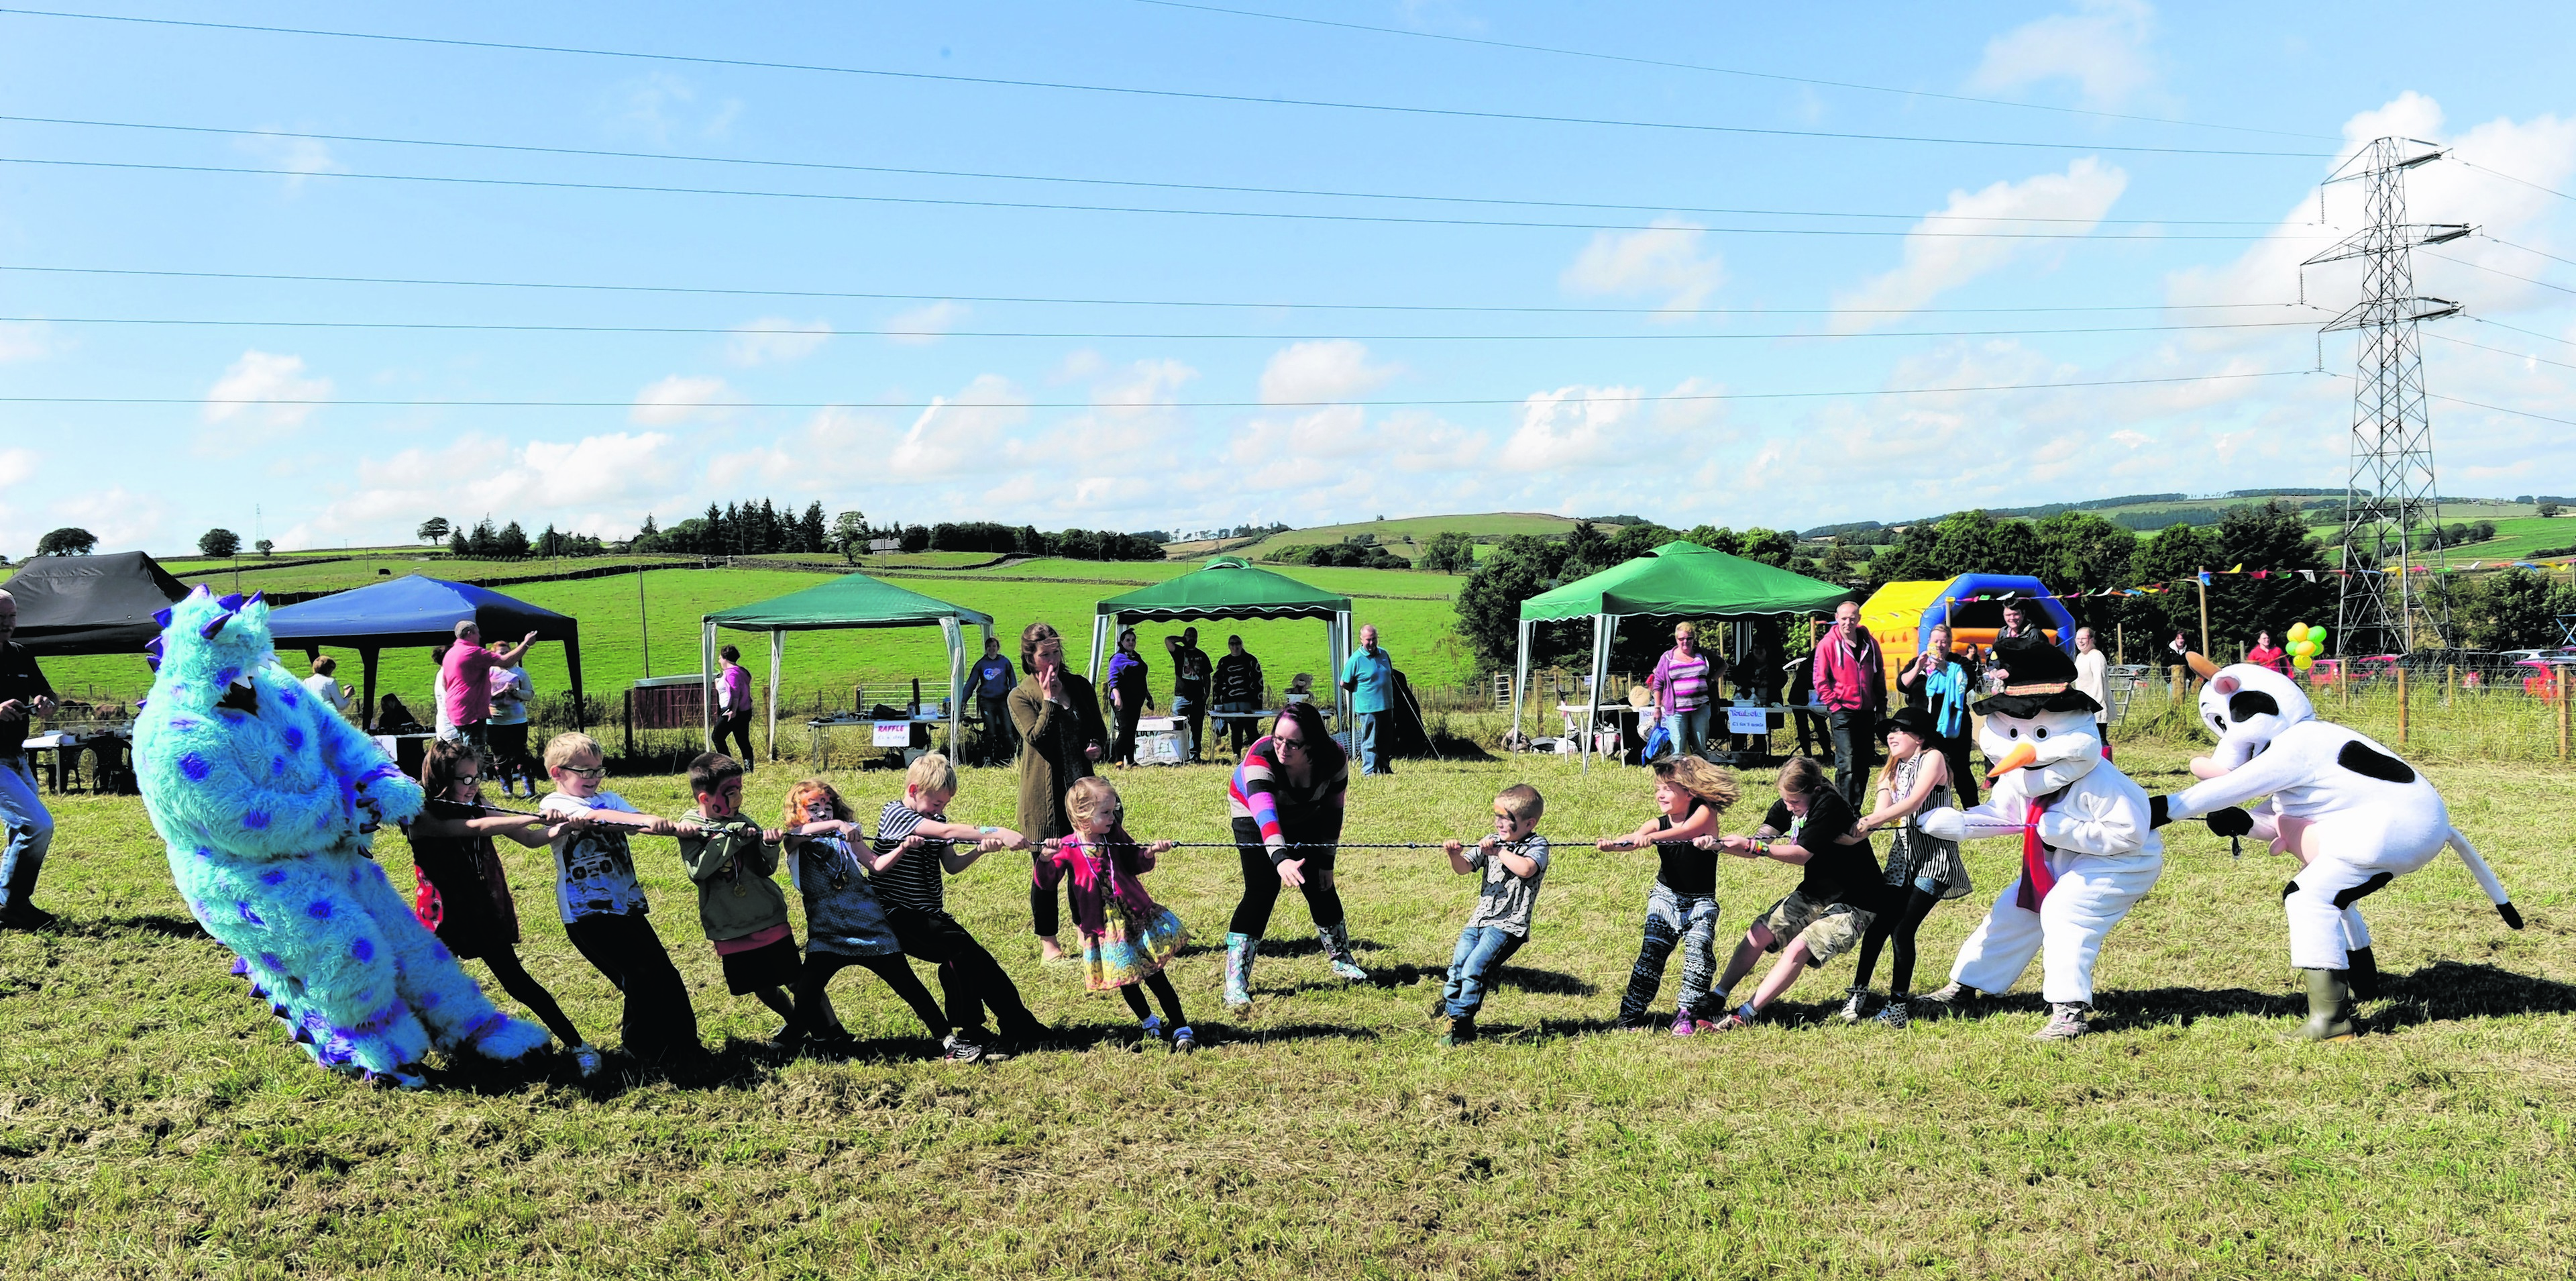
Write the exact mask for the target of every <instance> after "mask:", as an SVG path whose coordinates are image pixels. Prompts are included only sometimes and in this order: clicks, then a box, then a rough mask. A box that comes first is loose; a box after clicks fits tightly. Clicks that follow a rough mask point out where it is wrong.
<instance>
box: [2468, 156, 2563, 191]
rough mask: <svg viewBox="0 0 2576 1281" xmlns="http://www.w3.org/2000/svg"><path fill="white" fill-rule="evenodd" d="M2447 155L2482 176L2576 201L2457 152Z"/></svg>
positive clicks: (2553, 189) (2553, 188) (2527, 179)
mask: <svg viewBox="0 0 2576 1281" xmlns="http://www.w3.org/2000/svg"><path fill="white" fill-rule="evenodd" d="M2449 155H2450V158H2451V159H2452V160H2454V161H2457V162H2459V163H2460V164H2464V165H2467V166H2468V167H2469V168H2471V169H2475V170H2477V171H2478V172H2479V173H2483V174H2492V175H2494V176H2496V177H2498V178H2502V179H2504V180H2505V181H2506V182H2511V183H2519V184H2521V185H2522V186H2525V187H2529V188H2531V189H2532V190H2533V191H2539V192H2546V193H2547V194H2549V195H2553V196H2556V197H2558V198H2559V199H2561V200H2576V196H2571V195H2569V194H2567V193H2566V192H2563V191H2560V190H2559V189H2557V188H2556V187H2544V186H2541V185H2540V184H2539V183H2536V182H2533V181H2532V180H2530V179H2529V178H2516V177H2514V176H2513V175H2512V174H2509V173H2506V172H2505V171H2503V170H2501V169H2490V168H2488V167H2487V166H2485V165H2482V164H2479V163H2478V162H2477V161H2474V160H2471V159H2469V158H2468V157H2466V156H2463V155H2461V154H2460V153H2458V152H2456V151H2454V152H2451V153H2449Z"/></svg>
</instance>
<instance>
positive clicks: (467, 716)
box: [438, 618, 537, 752]
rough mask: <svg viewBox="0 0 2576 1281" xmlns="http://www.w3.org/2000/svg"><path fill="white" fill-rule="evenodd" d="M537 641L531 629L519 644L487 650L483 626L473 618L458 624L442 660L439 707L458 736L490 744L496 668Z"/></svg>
mask: <svg viewBox="0 0 2576 1281" xmlns="http://www.w3.org/2000/svg"><path fill="white" fill-rule="evenodd" d="M536 643H537V634H536V633H535V632H530V633H528V634H527V635H526V636H524V637H521V638H520V640H519V643H518V644H516V645H503V646H500V647H498V648H495V649H485V648H483V629H482V628H481V627H480V626H478V625H476V623H475V621H474V620H473V619H470V618H469V619H466V620H464V621H462V622H460V623H458V624H457V625H456V643H455V644H453V645H450V646H448V647H447V654H446V656H445V657H443V658H441V659H439V660H438V702H439V709H440V710H441V711H444V712H445V713H447V723H448V724H449V725H450V726H453V727H454V728H455V730H456V736H457V737H458V738H461V739H463V740H465V741H466V742H468V743H472V744H473V745H474V747H475V750H476V751H478V752H479V751H483V750H485V749H486V748H487V747H488V746H489V744H488V743H486V741H485V737H484V733H483V722H485V721H487V720H490V719H491V718H492V669H493V668H495V667H505V666H508V665H509V664H512V663H515V662H518V661H519V656H520V655H522V654H525V653H527V652H528V647H529V646H530V645H534V644H536Z"/></svg>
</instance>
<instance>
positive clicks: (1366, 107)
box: [0, 8, 2334, 160]
mask: <svg viewBox="0 0 2576 1281" xmlns="http://www.w3.org/2000/svg"><path fill="white" fill-rule="evenodd" d="M11 14H14V15H19V16H24V17H38V18H61V19H70V20H76V21H83V22H117V23H130V24H135V25H140V26H158V27H177V28H187V29H193V30H201V31H239V32H250V33H257V34H262V35H287V36H308V37H315V38H321V39H331V40H369V41H378V42H384V43H391V44H410V45H431V46H440V47H445V48H455V49H488V50H496V51H502V52H509V53H548V54H566V55H573V56H579V57H590V58H620V59H631V60H637V61H650V62H675V63H685V64H689V65H694V66H711V67H743V68H756V69H760V70H768V71H801V72H811V73H816V74H822V75H842V76H867V77H872V78H878V79H886V80H906V81H913V82H916V83H919V82H928V83H939V84H957V85H974V86H978V87H987V88H1012V89H1044V90H1051V91H1056V92H1063V93H1085V94H1099V95H1107V96H1117V97H1131V98H1152V99H1160V100H1165V101H1177V102H1223V103H1233V104H1239V105H1245V106H1261V107H1304V108H1315V109H1323V110H1333V111H1358V112H1369V113H1374V114H1381V115H1402V116H1419V117H1431V118H1444V119H1455V120H1488V121H1505V122H1510V123H1514V124H1559V125H1581V126H1588V127H1599V128H1617V129H1650V130H1664V131H1672V132H1682V133H1705V134H1722V135H1733V136H1739V137H1769V138H1806V139H1816V140H1833V141H1843V142H1895V143H1918V144H1927V145H1934V146H1953V147H2001V148H2017V149H2025V150H2038V151H2087V152H2102V151H2111V152H2121V153H2126V154H2134V155H2177V156H2237V157H2250V158H2257V159H2290V160H2332V159H2334V153H2332V152H2320V151H2253V150H2229V149H2225V148H2217V147H2147V146H2136V145H2121V144H2112V143H2077V142H2040V141H2030V140H2022V139H2005V138H1953V137H1938V136H1930V135H1919V134H1883V133H1857V132H1847V131H1839V130H1831V129H1767V128H1759V127H1756V126H1751V125H1717V124H1704V123H1697V122H1690V121H1674V120H1627V119H1618V118H1613V117H1606V116H1563V115H1548V114H1543V113H1538V112H1519V111H1477V110H1472V109H1469V108H1464V107H1420V106H1404V105H1399V104H1395V103H1382V102H1341V101H1333V100H1329V99H1322V98H1290V97H1260V96H1256V95H1252V94H1234V93H1211V92H1205V91H1198V90H1186V89H1153V88H1140V87H1137V86H1133V85H1101V84H1083V83H1077V82H1073V81H1061V80H1024V79H1014V78H1008V77H1002V76H961V75H950V74H943V73H938V72H929V71H893V70H888V69H886V68H882V67H849V66H832V65H827V64H821V63H803V62H778V61H769V60H765V59H757V58H718V57H712V56H708V55H703V54H677V53H646V52H642V51H639V50H631V49H592V48H582V47H577V46H572V45H546V44H522V43H516V42H511V41H500V40H463V39H457V38H454V37H443V36H404V35H389V34H385V33H382V32H372V31H332V30H324V29H320V28H313V27H281V26H265V25H259V24H254V23H242V22H206V21H201V20H194V19H184V18H142V17H134V16H130V15H124V14H102V13H70V12H64V11H60V10H50V9H10V8H0V15H11Z"/></svg>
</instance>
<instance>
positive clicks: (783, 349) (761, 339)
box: [725, 316, 832, 366]
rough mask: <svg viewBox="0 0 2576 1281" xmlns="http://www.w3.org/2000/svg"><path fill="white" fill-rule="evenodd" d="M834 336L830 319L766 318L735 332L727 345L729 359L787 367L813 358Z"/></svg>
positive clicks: (741, 362)
mask: <svg viewBox="0 0 2576 1281" xmlns="http://www.w3.org/2000/svg"><path fill="white" fill-rule="evenodd" d="M831 336H832V322H830V321H828V320H789V319H787V318H786V317H784V316H763V317H761V318H760V319H758V320H755V321H753V322H751V323H750V324H748V325H744V326H742V327H741V328H739V329H736V330H734V331H733V337H732V338H731V339H730V340H728V341H727V342H726V343H725V359H727V360H730V361H732V362H733V363H735V364H737V365H745V366H749V365H783V364H786V363H787V362H789V361H792V360H803V359H804V358H806V357H807V356H811V355H813V354H814V353H815V352H816V351H819V350H821V349H822V346H823V343H824V341H825V340H827V339H829V338H830V337H831Z"/></svg>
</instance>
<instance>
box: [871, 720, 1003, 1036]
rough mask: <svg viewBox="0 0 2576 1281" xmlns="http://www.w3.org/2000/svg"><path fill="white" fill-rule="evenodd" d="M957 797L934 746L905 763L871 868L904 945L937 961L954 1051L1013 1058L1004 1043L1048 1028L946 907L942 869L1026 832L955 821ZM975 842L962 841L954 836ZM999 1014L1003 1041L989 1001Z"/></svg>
mask: <svg viewBox="0 0 2576 1281" xmlns="http://www.w3.org/2000/svg"><path fill="white" fill-rule="evenodd" d="M956 797H957V770H956V768H955V767H953V766H951V765H950V764H949V763H948V758H947V757H946V756H943V755H941V754H940V753H938V752H931V753H928V754H927V755H924V756H923V757H922V758H921V759H919V760H916V761H914V762H913V763H912V767H911V768H910V769H908V770H906V771H904V776H903V796H902V798H901V799H898V800H892V801H888V802H886V807H885V811H884V813H882V814H880V815H879V816H878V817H877V836H876V841H875V843H874V847H875V850H876V853H877V856H878V857H879V858H880V859H888V858H890V859H891V861H890V862H883V863H880V864H879V865H878V866H877V867H876V868H875V869H874V871H873V876H874V883H875V886H876V892H877V899H878V901H879V902H881V903H883V904H884V905H885V913H886V924H887V925H888V926H889V927H891V928H892V929H893V930H894V937H895V942H896V943H898V944H900V945H901V946H902V948H903V954H904V955H906V956H909V957H912V958H913V959H915V960H919V961H927V962H929V963H931V964H933V965H936V966H938V967H939V986H940V990H941V991H942V992H943V993H945V994H946V995H947V997H948V1022H949V1023H950V1024H951V1025H952V1026H953V1027H955V1028H956V1031H955V1032H953V1033H951V1034H950V1037H949V1047H948V1057H949V1058H951V1059H955V1060H958V1061H961V1062H970V1063H971V1062H976V1061H978V1060H991V1059H999V1058H1005V1057H1008V1050H1007V1048H1006V1047H1010V1046H1017V1045H1028V1044H1031V1043H1034V1042H1035V1041H1036V1040H1037V1039H1038V1038H1039V1037H1040V1036H1042V1035H1044V1033H1045V1032H1046V1028H1045V1027H1044V1026H1043V1025H1041V1024H1040V1023H1039V1022H1038V1021H1037V1018H1036V1016H1034V1015H1032V1014H1030V1013H1029V1007H1028V1006H1027V1005H1026V1004H1025V1003H1023V1002H1022V1001H1021V1000H1020V990H1019V988H1018V987H1016V986H1014V985H1013V984H1012V983H1011V976H1010V975H1009V974H1007V973H1004V972H1003V970H1002V965H1001V962H999V961H996V960H994V959H993V954H992V953H990V952H987V951H985V950H984V945H983V944H981V943H978V942H976V941H975V936H974V935H972V934H969V933H967V932H966V927H965V926H963V925H960V924H958V922H957V918H956V917H953V916H950V915H949V914H948V894H947V887H946V886H945V885H943V884H942V883H941V881H940V876H941V874H942V873H943V872H944V873H946V874H947V875H949V876H955V875H956V874H958V873H959V872H963V871H965V870H966V869H967V868H968V867H970V866H973V865H974V862H975V860H976V859H978V858H981V857H983V856H984V855H985V854H988V853H990V852H992V851H994V850H1025V849H1027V848H1028V847H1029V839H1028V838H1027V837H1025V836H1022V835H1020V834H1019V833H1017V832H1014V831H1012V830H1010V829H1009V828H1003V827H976V826H974V825H973V824H969V823H952V822H949V821H948V803H949V802H950V801H952V800H954V799H956ZM958 841H971V842H973V844H971V845H969V846H967V847H966V848H965V849H963V850H960V849H959V848H958V847H957V845H956V844H955V842H958ZM987 1005H990V1006H992V1007H993V1011H994V1013H995V1014H996V1015H998V1016H999V1018H1000V1022H1001V1025H1002V1039H1001V1041H1000V1042H999V1043H998V1044H997V1043H995V1042H994V1041H993V1039H992V1037H991V1036H990V1034H988V1033H987V1032H986V1031H985V1030H984V1007H985V1006H987Z"/></svg>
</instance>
